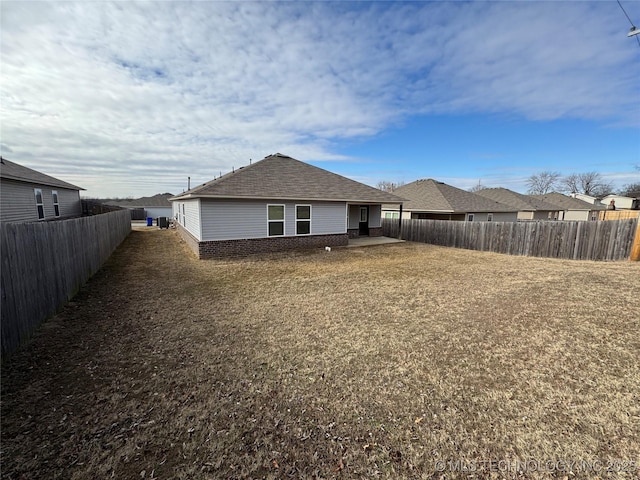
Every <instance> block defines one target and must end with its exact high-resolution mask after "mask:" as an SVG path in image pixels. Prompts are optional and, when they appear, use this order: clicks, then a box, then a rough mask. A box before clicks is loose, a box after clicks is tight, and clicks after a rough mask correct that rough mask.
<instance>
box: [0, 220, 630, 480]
mask: <svg viewBox="0 0 640 480" xmlns="http://www.w3.org/2000/svg"><path fill="white" fill-rule="evenodd" d="M639 279H640V264H637V263H636V264H631V263H629V262H622V263H594V262H573V261H556V260H549V259H537V258H522V257H509V256H504V255H497V254H491V253H481V252H472V251H465V250H456V249H446V248H441V247H433V246H428V245H421V244H409V243H407V244H395V245H385V246H379V247H368V248H362V249H358V248H355V249H333V251H331V252H325V251H324V250H317V251H312V252H304V253H295V254H282V255H270V256H268V257H254V258H251V259H245V260H237V261H198V260H196V259H195V258H194V257H193V255H192V254H191V253H190V251H188V250H187V248H186V247H185V246H184V244H182V243H181V241H180V240H179V238H178V236H177V235H176V233H175V232H173V231H166V230H164V231H159V230H157V229H156V228H153V229H149V230H145V229H138V230H136V231H134V232H133V233H132V234H131V236H130V237H129V238H128V239H127V240H126V241H125V243H124V244H123V245H122V246H121V247H120V248H119V249H118V251H117V252H116V253H115V254H114V255H113V256H112V257H111V259H110V260H109V261H108V263H107V264H106V265H105V267H104V268H103V269H102V270H101V271H100V272H99V273H98V274H97V275H96V276H95V277H94V278H92V279H91V280H90V281H89V283H88V284H87V285H86V287H85V288H84V289H82V291H81V292H80V293H79V294H78V295H77V297H76V298H75V299H74V300H73V301H72V302H71V303H70V304H69V305H67V306H66V307H65V308H64V309H63V311H62V312H60V314H59V315H57V316H56V317H55V318H53V319H51V320H49V321H47V322H46V323H45V324H43V325H42V327H41V329H40V330H39V331H38V333H37V335H36V336H35V338H34V339H33V341H32V342H31V343H29V344H28V345H26V346H25V347H24V348H22V349H21V350H20V351H18V352H17V353H16V354H14V355H13V356H12V357H11V358H10V359H9V360H8V361H5V362H4V364H3V365H2V399H1V403H2V445H1V451H2V478H4V479H16V480H17V479H44V478H46V479H55V478H59V479H93V478H118V479H140V478H145V479H149V478H163V479H200V478H202V479H207V478H211V479H218V478H239V479H240V478H242V479H244V478H295V479H302V478H363V479H364V478H367V479H369V478H394V479H396V478H407V479H409V478H411V479H414V478H415V479H420V478H426V479H441V478H443V479H450V478H482V479H484V478H496V479H498V478H559V479H576V478H585V479H586V478H603V479H604V478H629V479H632V478H638V477H639V473H640V471H639V470H638V465H640V336H639V332H640V286H639V282H640V280H639ZM519 462H522V463H519ZM525 462H526V463H525ZM571 462H576V463H571ZM464 469H466V470H470V471H467V472H462V470H464ZM474 470H475V471H474Z"/></svg>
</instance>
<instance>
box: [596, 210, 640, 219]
mask: <svg viewBox="0 0 640 480" xmlns="http://www.w3.org/2000/svg"><path fill="white" fill-rule="evenodd" d="M639 217H640V210H601V211H600V212H599V213H598V220H626V219H627V218H639Z"/></svg>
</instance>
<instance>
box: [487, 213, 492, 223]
mask: <svg viewBox="0 0 640 480" xmlns="http://www.w3.org/2000/svg"><path fill="white" fill-rule="evenodd" d="M487 222H493V213H487Z"/></svg>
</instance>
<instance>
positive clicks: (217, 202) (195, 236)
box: [171, 154, 402, 258]
mask: <svg viewBox="0 0 640 480" xmlns="http://www.w3.org/2000/svg"><path fill="white" fill-rule="evenodd" d="M171 202H172V204H173V216H174V218H175V219H176V222H177V225H178V230H179V232H180V233H181V234H182V236H183V238H185V241H186V242H187V244H188V245H189V246H191V247H192V248H193V250H194V251H195V252H196V254H197V255H198V256H199V257H200V258H211V257H218V256H234V255H246V254H251V253H258V252H272V251H282V250H289V249H296V248H312V247H319V246H339V245H346V244H347V243H348V240H349V238H354V237H358V236H361V235H369V236H378V235H382V225H381V220H380V214H381V203H382V202H395V203H398V204H400V203H401V202H402V200H401V199H400V198H398V197H396V196H395V195H391V194H389V193H386V192H382V191H380V190H378V189H375V188H373V187H370V186H368V185H364V184H362V183H358V182H355V181H353V180H350V179H348V178H345V177H342V176H340V175H336V174H334V173H331V172H328V171H326V170H323V169H321V168H318V167H314V166H312V165H309V164H306V163H304V162H300V161H298V160H295V159H293V158H291V157H287V156H285V155H281V154H275V155H270V156H268V157H266V158H265V159H263V160H261V161H259V162H255V163H253V164H252V165H249V166H246V167H244V168H241V169H238V170H235V171H234V172H232V173H228V174H227V175H224V176H222V177H220V178H218V179H215V180H213V181H211V182H208V183H205V184H203V185H201V186H199V187H196V188H194V189H191V190H189V191H187V192H184V193H183V194H180V195H177V196H175V197H173V198H171Z"/></svg>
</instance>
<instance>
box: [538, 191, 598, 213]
mask: <svg viewBox="0 0 640 480" xmlns="http://www.w3.org/2000/svg"><path fill="white" fill-rule="evenodd" d="M528 196H529V197H533V198H537V199H540V200H543V201H545V202H547V203H550V204H552V205H555V206H556V208H558V209H560V210H589V211H591V210H606V209H607V207H606V206H605V205H594V204H592V203H589V202H585V201H584V200H580V199H579V198H573V197H569V196H567V195H563V194H562V193H557V192H551V193H547V194H546V195H528Z"/></svg>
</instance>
